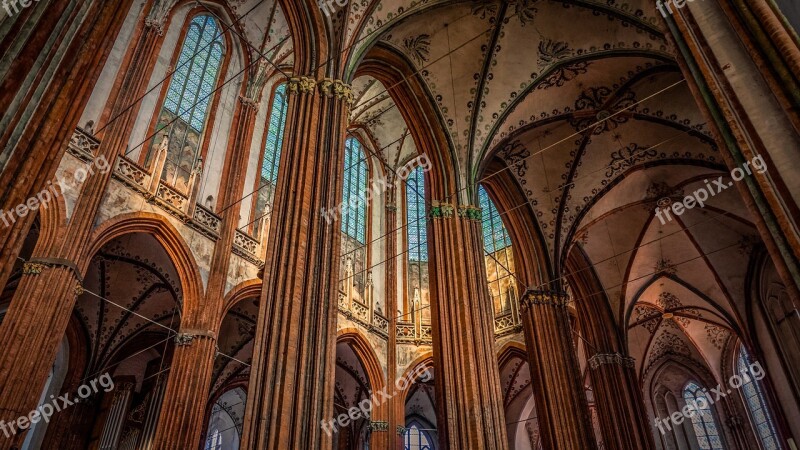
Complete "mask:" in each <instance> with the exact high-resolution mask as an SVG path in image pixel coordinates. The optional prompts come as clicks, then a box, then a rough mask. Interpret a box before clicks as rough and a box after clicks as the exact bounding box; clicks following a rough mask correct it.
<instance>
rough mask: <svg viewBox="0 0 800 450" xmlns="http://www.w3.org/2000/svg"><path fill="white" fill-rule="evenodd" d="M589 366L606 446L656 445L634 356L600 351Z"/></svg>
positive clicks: (613, 449)
mask: <svg viewBox="0 0 800 450" xmlns="http://www.w3.org/2000/svg"><path fill="white" fill-rule="evenodd" d="M589 368H590V372H589V373H590V376H591V379H592V391H593V392H594V398H595V405H597V412H598V416H599V417H600V424H601V428H602V432H603V444H605V448H607V449H609V450H626V449H630V448H636V449H642V450H650V449H653V448H655V447H654V443H653V439H652V436H651V433H650V424H649V423H648V421H647V414H646V412H645V410H644V400H643V399H642V391H641V389H640V388H639V383H638V382H637V381H636V369H635V365H634V360H633V358H631V357H630V356H625V355H622V354H619V353H598V354H596V355H594V356H592V357H591V358H589Z"/></svg>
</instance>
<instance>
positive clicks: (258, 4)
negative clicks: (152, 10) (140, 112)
mask: <svg viewBox="0 0 800 450" xmlns="http://www.w3.org/2000/svg"><path fill="white" fill-rule="evenodd" d="M262 3H264V0H261V1H259V2H258V3H257V4H256V5H255V6H253V7H252V8H250V10H248V11H247V12H246V13H245V14H244V15H243V16H241V17H239V18H238V19H236V20H235V21H233V22H232V23H231V25H230V26H231V27H233V26H234V25H235V24H236V23H238V22H239V21H240V20H242V19H244V18H245V17H247V16H248V15H249V14H250V13H251V12H253V11H254V10H255V9H256V8H257V7H259V6H260V5H261V4H262ZM148 15H149V13H148ZM226 31H227V30H222V31H221V32H220V34H218V35H217V36H214V39H212V40H211V41H210V42H209V43H208V44H207V45H206V46H205V47H203V48H202V49H201V50H198V51H197V52H195V53H194V54H193V55H192V57H191V58H190V59H189V60H187V61H186V62H184V63H183V64H187V63H190V62H194V58H195V57H197V55H199V54H200V52H201V51H204V50H205V49H206V47H208V46H210V45H211V44H212V43H213V42H214V40H216V39H217V38H218V37H220V36H222V35H223V34H224V33H225V32H226ZM279 44H280V43H279ZM273 49H274V47H273ZM183 64H181V65H179V66H178V67H176V68H175V69H174V70H173V71H172V72H169V71H168V73H167V75H166V76H165V77H164V78H162V79H161V81H159V82H158V83H156V84H155V85H153V87H152V88H150V89H149V90H148V91H147V92H145V93H144V94H143V95H141V96H140V97H139V98H137V99H136V100H134V101H133V102H131V104H130V105H128V106H126V107H125V108H124V109H123V110H122V111H120V112H119V113H118V114H117V115H115V116H114V117H112V118H110V119H109V120H108V122H106V123H105V124H104V125H103V126H102V127H100V129H99V130H97V131H96V132H95V133H94V134H95V135H96V134H98V133H100V132H101V131H103V130H105V129H106V128H107V127H108V126H109V125H111V123H113V122H114V121H116V120H117V119H119V118H120V116H122V115H123V114H125V113H126V112H128V111H129V110H130V109H131V108H133V106H134V105H136V104H137V103H139V102H140V101H142V100H144V98H145V97H147V96H148V95H150V93H152V92H153V91H155V89H156V88H157V87H159V86H160V85H162V84H163V83H164V82H166V81H167V79H169V78H170V77H172V75H174V74H175V72H177V71H178V69H180V68H181V67H183Z"/></svg>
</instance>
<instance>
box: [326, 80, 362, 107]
mask: <svg viewBox="0 0 800 450" xmlns="http://www.w3.org/2000/svg"><path fill="white" fill-rule="evenodd" d="M317 84H318V86H319V91H320V92H321V93H322V95H324V96H326V97H329V98H333V97H335V98H337V99H339V100H344V101H345V102H347V106H352V105H353V102H354V101H355V95H354V94H353V88H352V87H351V86H350V85H349V84H347V83H345V82H344V81H342V80H334V79H331V78H323V79H322V80H320V81H319V82H318V83H317Z"/></svg>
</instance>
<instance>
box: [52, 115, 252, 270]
mask: <svg viewBox="0 0 800 450" xmlns="http://www.w3.org/2000/svg"><path fill="white" fill-rule="evenodd" d="M99 147H100V141H99V140H98V139H97V138H96V137H94V136H93V135H92V134H91V133H89V132H87V131H86V130H84V129H82V128H76V129H75V131H74V132H73V133H72V136H71V138H70V141H69V144H68V146H67V152H68V153H69V154H70V155H72V156H74V157H76V158H78V159H81V160H84V161H87V160H90V159H92V158H94V157H95V154H96V152H97V149H98V148H99ZM160 157H161V159H160V160H158V161H154V162H153V164H152V166H154V167H163V158H165V157H166V156H165V155H161V156H160ZM159 163H161V164H159ZM113 167H114V172H113V174H112V175H113V177H114V179H116V180H117V181H120V182H122V183H123V184H125V185H126V186H128V187H130V188H131V189H133V190H134V191H136V192H137V193H139V194H140V195H141V196H142V197H144V198H145V199H146V200H147V201H148V202H150V203H154V204H156V205H158V206H160V207H162V208H163V209H164V211H165V212H167V213H169V214H170V215H172V216H175V217H177V218H178V219H179V220H180V221H181V222H184V223H186V224H187V225H189V226H190V227H192V228H194V229H196V230H198V231H200V232H201V233H203V234H204V235H206V236H208V237H209V238H211V239H213V240H216V239H219V233H220V230H221V226H222V219H221V218H220V217H219V216H218V215H216V214H214V212H213V211H211V210H209V209H208V208H205V207H204V206H202V205H200V204H198V203H196V202H195V201H194V199H195V197H196V193H197V191H198V187H199V186H198V183H199V179H200V177H199V175H200V174H201V173H202V168H201V167H199V166H198V168H197V170H196V171H195V172H196V173H194V172H193V175H194V176H193V177H192V178H190V183H189V184H190V186H189V189H188V191H189V192H188V193H183V192H181V191H180V190H178V189H176V188H174V187H173V186H171V185H169V184H168V183H166V182H165V181H163V180H161V179H153V176H154V175H153V170H152V168H145V167H142V166H140V165H139V164H137V163H136V162H134V161H133V160H131V159H129V158H127V157H126V156H124V155H118V156H117V158H116V160H115V161H114V166H113ZM260 249H261V245H260V243H259V242H258V241H257V240H255V239H253V238H252V237H250V236H248V235H246V234H244V233H239V232H238V231H237V233H236V236H235V240H234V245H233V251H234V252H235V253H237V252H238V253H240V255H241V256H243V257H244V258H246V259H247V260H248V261H250V262H252V263H254V264H256V265H261V264H262V263H263V261H261V260H260V259H259V257H258V256H259V250H260Z"/></svg>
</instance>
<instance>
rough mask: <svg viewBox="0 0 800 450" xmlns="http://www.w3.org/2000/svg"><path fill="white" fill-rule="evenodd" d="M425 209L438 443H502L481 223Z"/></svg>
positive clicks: (474, 448)
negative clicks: (427, 233)
mask: <svg viewBox="0 0 800 450" xmlns="http://www.w3.org/2000/svg"><path fill="white" fill-rule="evenodd" d="M434 204H435V205H436V206H434V207H432V209H431V221H430V223H429V227H428V229H429V230H430V231H429V235H428V236H429V238H428V252H429V255H430V261H429V264H430V267H431V270H430V291H431V308H432V320H433V324H432V325H433V348H434V349H435V350H434V352H433V355H434V367H435V370H436V376H435V380H436V409H437V413H438V420H437V427H438V431H439V442H440V446H441V447H442V448H449V449H450V450H505V449H507V448H508V439H507V437H506V424H505V418H504V411H503V404H502V394H501V389H500V374H499V369H498V365H497V355H496V352H495V348H494V326H493V318H492V301H491V297H490V296H489V290H488V285H487V282H486V268H485V265H484V257H483V243H482V240H481V224H480V221H479V220H474V219H471V218H469V217H467V216H466V215H462V214H459V215H458V216H456V215H455V213H454V211H455V208H454V207H453V206H452V205H439V204H438V203H434Z"/></svg>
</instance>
